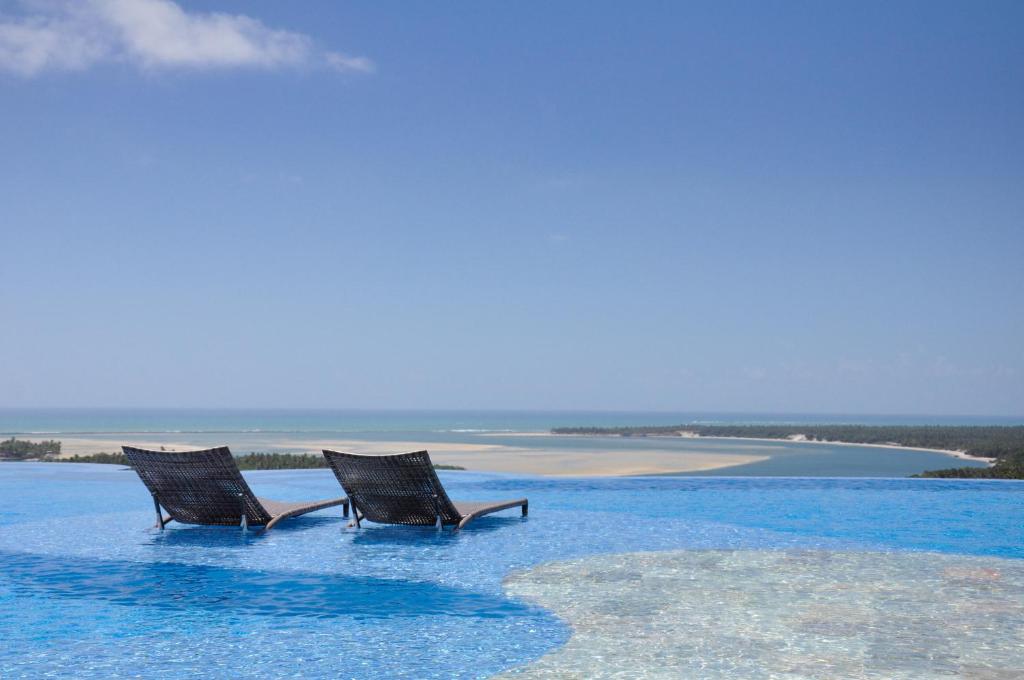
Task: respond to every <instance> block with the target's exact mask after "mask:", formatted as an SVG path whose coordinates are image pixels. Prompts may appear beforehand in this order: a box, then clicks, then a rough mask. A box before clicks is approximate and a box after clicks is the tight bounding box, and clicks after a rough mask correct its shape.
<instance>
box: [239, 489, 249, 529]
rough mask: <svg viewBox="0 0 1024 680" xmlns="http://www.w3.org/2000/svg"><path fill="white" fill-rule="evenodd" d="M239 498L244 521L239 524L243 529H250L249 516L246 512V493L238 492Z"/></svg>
mask: <svg viewBox="0 0 1024 680" xmlns="http://www.w3.org/2000/svg"><path fill="white" fill-rule="evenodd" d="M238 500H239V504H240V505H241V508H242V521H241V522H240V524H239V525H240V526H241V528H242V531H248V530H249V518H248V517H247V516H246V514H245V494H238Z"/></svg>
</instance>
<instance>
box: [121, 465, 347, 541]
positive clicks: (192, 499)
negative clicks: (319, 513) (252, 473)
mask: <svg viewBox="0 0 1024 680" xmlns="http://www.w3.org/2000/svg"><path fill="white" fill-rule="evenodd" d="M121 450H122V451H124V455H125V456H127V458H128V461H129V462H130V463H131V465H132V467H133V468H135V472H137V473H138V475H139V477H140V478H141V479H142V483H143V484H145V485H146V488H147V489H149V492H150V493H151V494H153V505H154V506H155V507H156V525H157V526H158V527H160V528H161V529H163V528H164V524H166V523H167V522H169V521H171V520H172V519H173V520H177V521H179V522H182V523H183V524H225V525H235V526H241V527H242V528H243V529H245V528H246V527H248V525H250V524H262V525H264V530H269V529H272V528H273V527H274V526H275V525H276V524H277V523H278V522H280V521H281V520H284V519H287V518H289V517H297V516H299V515H304V514H306V513H307V512H313V511H314V510H321V509H323V508H330V507H333V506H335V505H341V506H343V507H344V510H343V513H344V516H345V517H348V499H347V498H332V499H329V500H323V501H313V502H311V503H284V502H281V501H272V500H268V499H266V498H257V497H256V495H255V494H254V493H253V492H252V490H251V489H250V488H249V485H248V484H246V482H245V478H243V477H242V473H241V472H239V471H238V465H236V464H235V459H234V458H232V456H231V452H230V451H229V450H228V448H227V447H226V446H221V447H218V448H215V449H207V450H205V451H182V452H177V451H147V450H145V449H137V448H134V447H131V446H122V447H121ZM160 506H163V507H164V509H165V510H167V512H168V514H169V515H170V516H169V517H164V515H163V513H162V512H161V511H160Z"/></svg>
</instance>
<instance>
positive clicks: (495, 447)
mask: <svg viewBox="0 0 1024 680" xmlns="http://www.w3.org/2000/svg"><path fill="white" fill-rule="evenodd" d="M23 438H25V437H23ZM27 439H30V440H33V441H39V440H40V439H41V438H39V437H28V438H27ZM60 441H61V449H62V456H63V457H65V458H67V457H70V456H74V455H89V454H94V453H101V452H103V453H112V452H117V451H120V450H121V445H122V444H128V445H131V446H138V447H141V448H151V449H159V448H160V447H164V448H165V449H167V450H176V451H189V450H194V449H196V448H198V447H197V446H196V444H195V443H194V442H189V441H187V439H185V438H182V439H175V438H173V437H172V438H168V439H161V440H154V438H153V437H152V436H149V437H147V436H146V435H132V434H125V435H123V436H121V437H119V438H117V439H114V438H112V437H110V438H107V437H102V438H92V437H61V439H60ZM215 444H216V442H211V443H210V444H208V445H215ZM253 448H254V444H253V443H252V441H250V442H249V443H248V444H247V445H246V447H244V449H240V450H252V449H253ZM255 448H256V449H257V450H263V451H274V450H277V451H280V450H282V449H286V450H291V451H295V452H300V451H301V452H307V453H319V451H320V450H321V449H334V450H337V451H346V452H350V453H363V454H384V453H400V452H404V451H418V450H422V449H427V450H429V451H430V457H431V459H432V460H433V461H434V462H435V463H441V464H444V465H458V466H461V467H464V468H466V469H467V470H476V471H480V472H509V473H517V474H535V475H553V476H622V475H650V474H667V473H673V472H697V471H702V470H716V469H721V468H727V467H732V466H735V465H746V464H748V463H756V462H759V461H762V460H767V458H768V456H765V455H754V454H745V453H718V452H704V451H673V450H670V449H664V450H652V449H629V450H621V449H619V450H614V451H607V450H601V449H600V448H596V447H595V448H593V449H573V450H571V451H567V450H565V449H544V448H519V447H514V446H504V445H500V444H487V443H481V444H476V443H465V442H441V443H439V442H417V441H365V440H351V439H323V440H313V439H309V440H305V439H303V440H285V439H274V440H268V441H267V442H265V443H261V444H259V445H256V446H255Z"/></svg>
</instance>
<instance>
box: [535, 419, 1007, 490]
mask: <svg viewBox="0 0 1024 680" xmlns="http://www.w3.org/2000/svg"><path fill="white" fill-rule="evenodd" d="M551 432H552V434H577V435H619V436H622V437H647V436H675V437H679V436H694V435H696V436H699V437H746V438H757V439H783V440H785V439H794V438H806V440H807V441H819V442H846V443H850V444H893V445H897V446H910V447H916V448H922V449H943V450H946V451H963V452H964V453H967V454H969V455H972V456H980V457H982V458H991V459H994V462H995V464H994V465H993V466H992V467H991V468H953V469H948V470H935V471H930V472H925V473H922V474H921V475H920V476H922V477H976V478H1002V479H1024V426H1020V425H1014V426H996V425H992V426H988V425H670V426H651V427H556V428H554V429H553V430H551Z"/></svg>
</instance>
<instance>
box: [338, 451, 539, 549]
mask: <svg viewBox="0 0 1024 680" xmlns="http://www.w3.org/2000/svg"><path fill="white" fill-rule="evenodd" d="M324 456H325V457H326V458H327V462H328V463H329V464H330V466H331V469H332V470H334V475H335V476H336V477H337V478H338V481H339V482H341V486H342V487H343V488H344V489H345V493H346V494H348V498H349V502H350V503H351V504H352V523H351V524H350V525H349V526H352V525H355V526H359V522H360V520H362V519H364V518H365V519H368V520H370V521H372V522H380V523H382V524H415V525H431V524H433V525H434V526H436V527H437V528H439V529H440V528H441V527H442V526H445V525H455V530H456V531H458V530H459V529H461V528H462V527H464V526H466V525H467V524H469V523H470V522H472V521H473V520H474V519H476V518H477V517H481V516H483V515H489V514H491V513H492V512H498V511H499V510H507V509H508V508H517V507H521V508H522V509H523V516H526V514H527V512H528V510H529V503H528V502H527V500H526V499H525V498H519V499H516V500H511V501H495V502H489V503H480V502H469V501H452V500H451V499H449V498H448V494H446V493H445V491H444V487H443V486H441V480H439V479H438V478H437V473H436V472H434V466H433V465H432V464H431V462H430V456H429V455H428V454H427V452H426V451H416V452H415V453H401V454H398V455H392V456H358V455H355V454H352V453H339V452H337V451H327V450H325V451H324Z"/></svg>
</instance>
